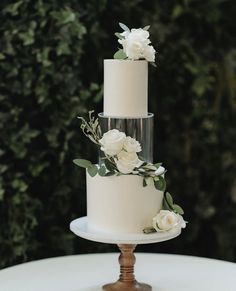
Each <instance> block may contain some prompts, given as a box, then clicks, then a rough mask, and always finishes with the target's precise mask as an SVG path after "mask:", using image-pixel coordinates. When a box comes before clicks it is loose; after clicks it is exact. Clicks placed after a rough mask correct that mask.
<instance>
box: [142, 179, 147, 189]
mask: <svg viewBox="0 0 236 291" xmlns="http://www.w3.org/2000/svg"><path fill="white" fill-rule="evenodd" d="M146 186H147V183H146V180H145V178H143V187H146Z"/></svg>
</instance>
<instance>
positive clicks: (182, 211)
mask: <svg viewBox="0 0 236 291" xmlns="http://www.w3.org/2000/svg"><path fill="white" fill-rule="evenodd" d="M173 210H174V212H176V213H178V214H180V215H183V214H184V210H183V208H182V207H180V206H179V205H178V204H174V205H173Z"/></svg>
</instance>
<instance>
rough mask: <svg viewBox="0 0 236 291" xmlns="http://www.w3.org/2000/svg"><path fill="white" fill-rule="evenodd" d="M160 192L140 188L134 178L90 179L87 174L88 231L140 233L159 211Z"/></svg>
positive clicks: (124, 176)
mask: <svg viewBox="0 0 236 291" xmlns="http://www.w3.org/2000/svg"><path fill="white" fill-rule="evenodd" d="M162 200H163V192H161V191H158V190H156V189H155V187H154V186H146V187H143V178H142V177H140V176H137V175H122V176H118V177H115V176H111V177H101V176H98V175H97V176H95V177H90V176H89V175H88V173H87V217H88V228H89V229H90V230H91V231H99V232H104V233H111V234H112V233H114V234H119V233H142V232H143V229H144V228H146V227H149V226H152V218H153V217H154V216H155V215H156V214H157V213H158V212H159V211H160V209H161V208H162Z"/></svg>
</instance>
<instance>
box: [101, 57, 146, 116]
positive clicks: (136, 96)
mask: <svg viewBox="0 0 236 291" xmlns="http://www.w3.org/2000/svg"><path fill="white" fill-rule="evenodd" d="M147 96H148V64H147V61H145V60H138V61H131V60H104V116H107V117H123V118H130V117H137V118H141V117H146V116H147V114H148V97H147Z"/></svg>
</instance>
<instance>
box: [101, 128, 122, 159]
mask: <svg viewBox="0 0 236 291" xmlns="http://www.w3.org/2000/svg"><path fill="white" fill-rule="evenodd" d="M125 138H126V135H125V133H124V132H120V131H119V130H117V129H111V130H109V131H107V132H106V133H104V134H103V136H102V138H101V139H100V140H99V142H100V144H101V150H102V151H104V153H105V154H107V155H109V156H115V155H117V154H118V153H119V152H120V151H121V150H122V148H123V145H124V141H125Z"/></svg>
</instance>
